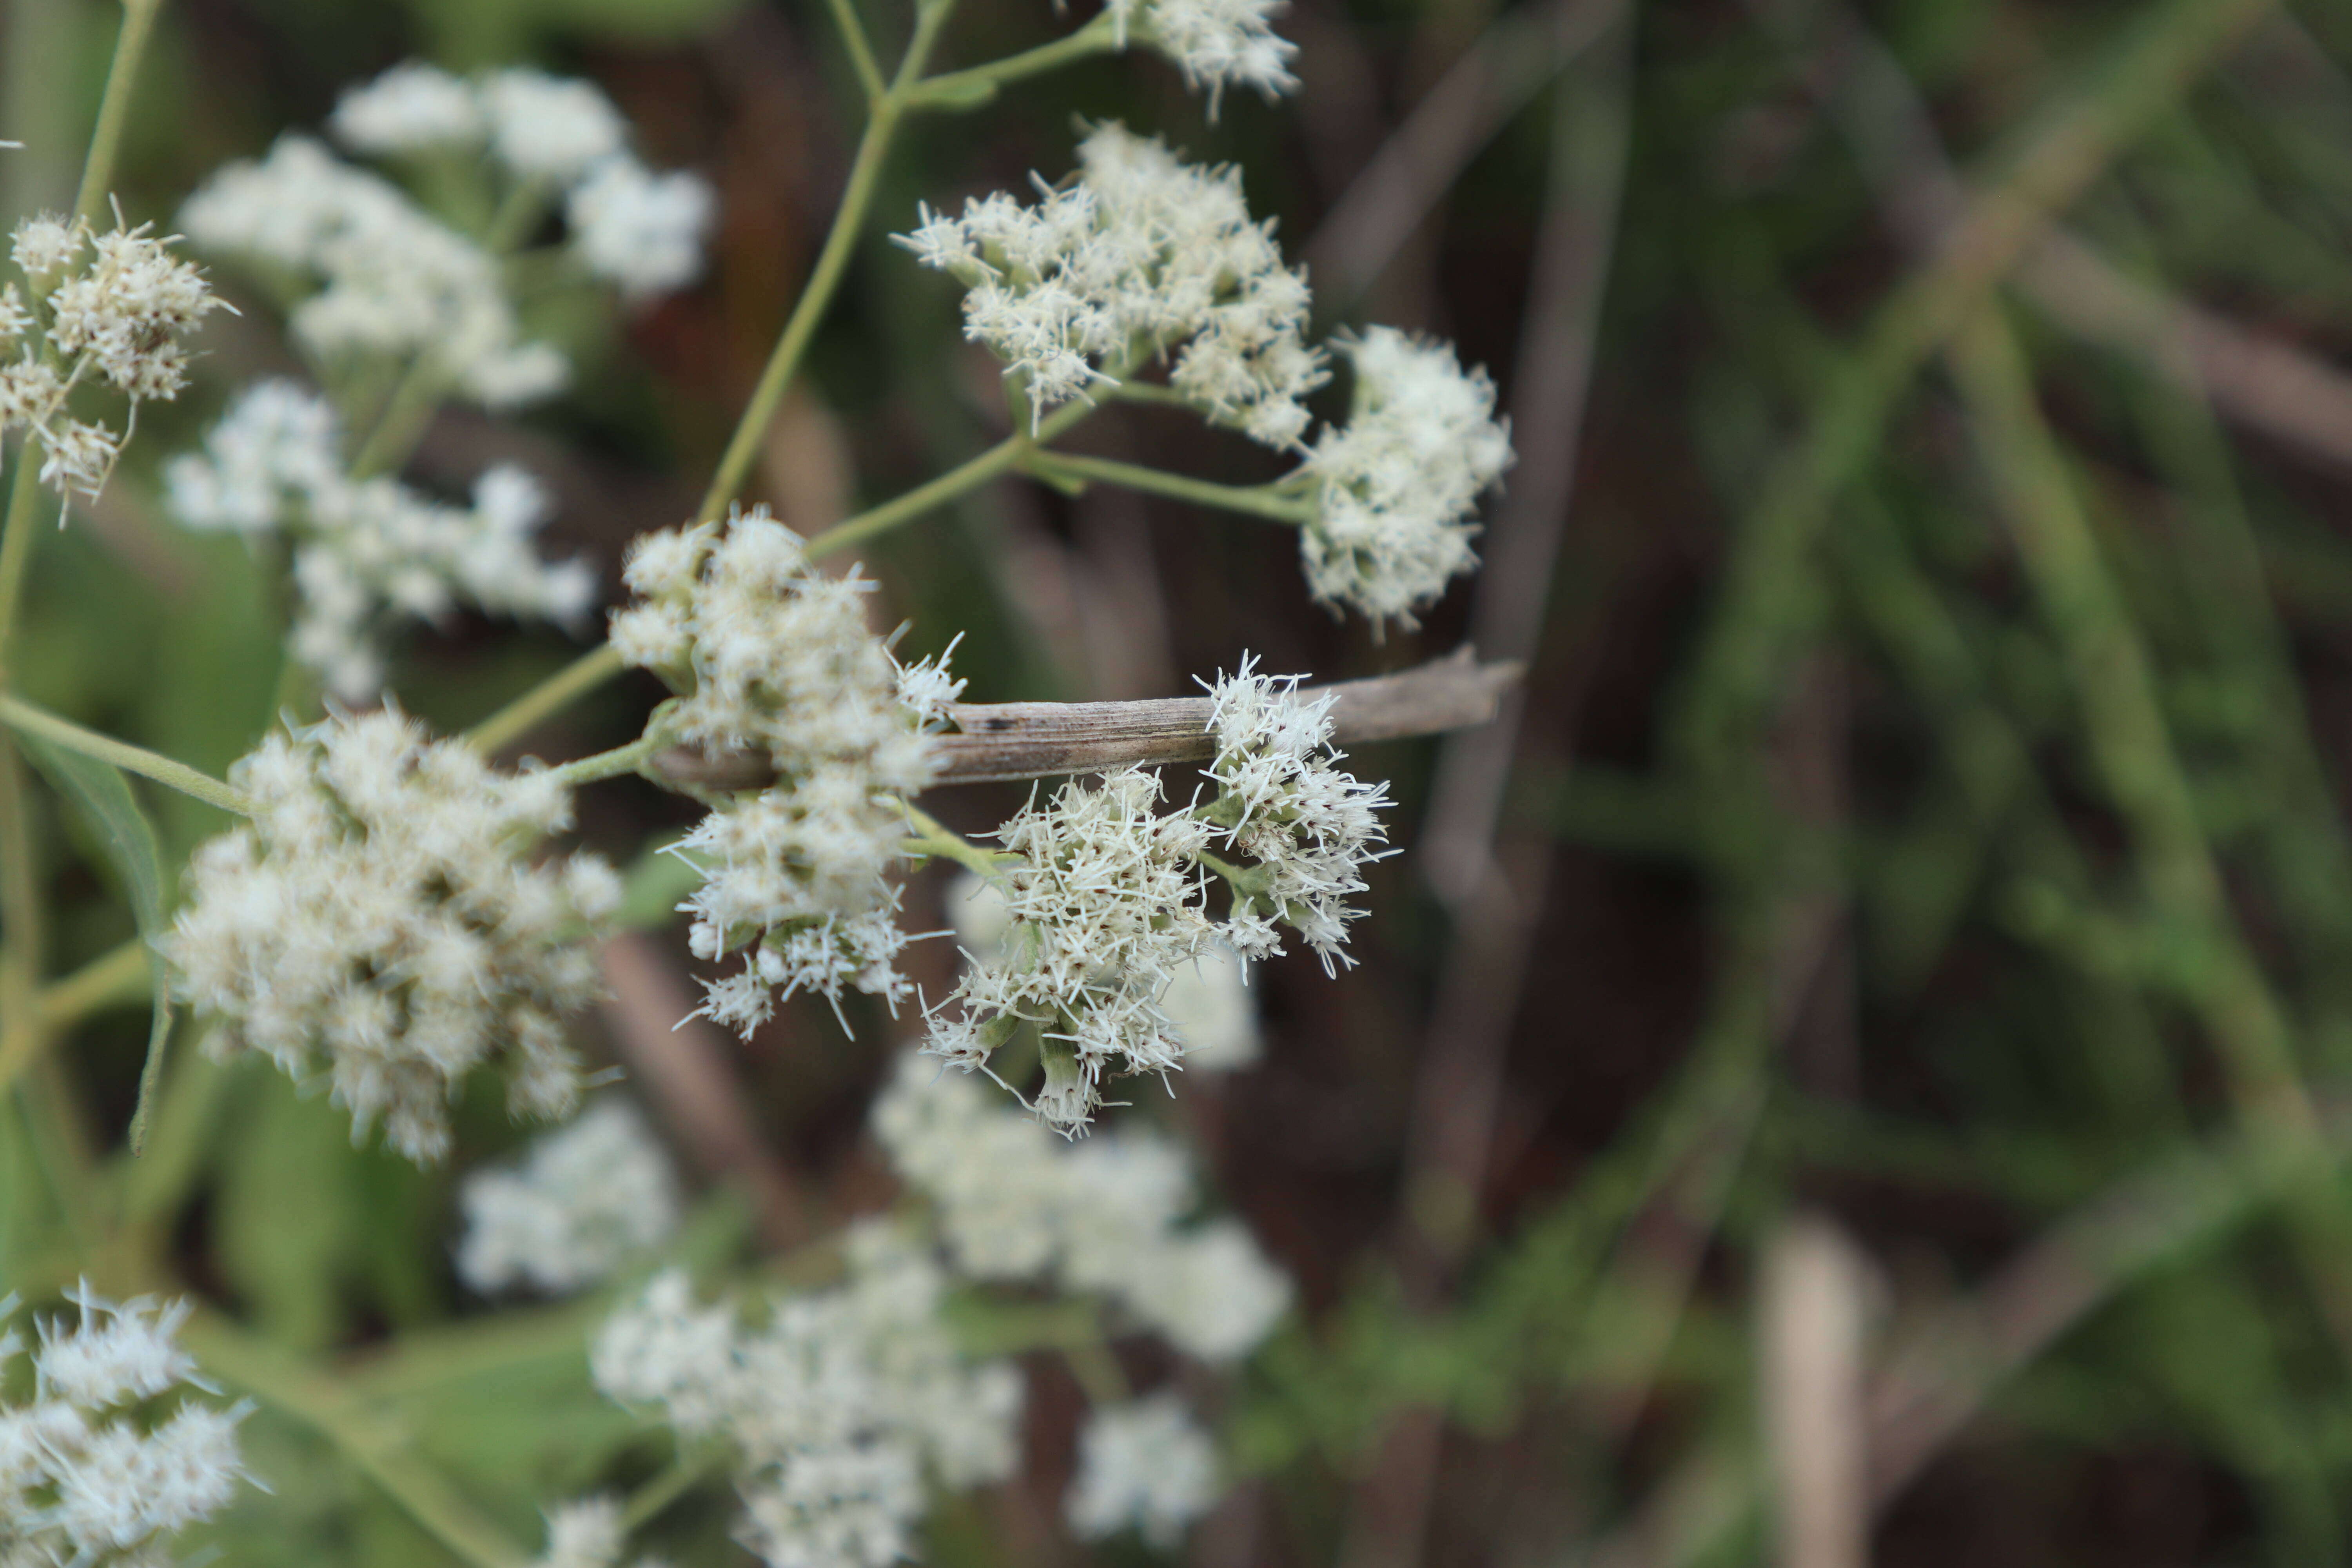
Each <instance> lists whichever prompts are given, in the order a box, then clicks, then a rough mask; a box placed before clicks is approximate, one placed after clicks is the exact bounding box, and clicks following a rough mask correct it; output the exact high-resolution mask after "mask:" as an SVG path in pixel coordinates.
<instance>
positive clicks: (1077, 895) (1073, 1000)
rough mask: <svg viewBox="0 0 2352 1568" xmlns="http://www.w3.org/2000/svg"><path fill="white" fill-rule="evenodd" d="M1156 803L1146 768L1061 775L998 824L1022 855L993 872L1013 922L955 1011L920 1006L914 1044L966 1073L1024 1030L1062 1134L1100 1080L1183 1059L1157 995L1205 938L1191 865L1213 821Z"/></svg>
mask: <svg viewBox="0 0 2352 1568" xmlns="http://www.w3.org/2000/svg"><path fill="white" fill-rule="evenodd" d="M997 837H999V838H1001V839H1002V840H1003V843H1004V847H1005V848H1007V849H1008V850H1010V851H1012V852H1013V854H1014V855H1016V856H1018V857H1019V858H1018V859H1017V860H1013V861H1010V862H1007V863H1005V864H1004V865H1003V866H1002V867H1000V868H999V869H998V871H997V873H996V875H997V877H998V878H999V879H1000V884H1001V886H1002V887H1003V891H1004V899H1005V903H1006V906H1007V908H1008V909H1009V910H1010V911H1011V913H1012V917H1013V929H1012V931H1011V933H1010V934H1009V936H1008V937H1007V939H1006V942H1005V948H1004V951H1003V952H1000V953H998V954H997V955H995V956H994V957H992V958H988V959H983V960H982V961H980V962H978V963H974V964H973V965H972V966H971V968H970V969H968V970H966V971H965V973H964V977H963V979H962V980H961V982H960V983H959V984H957V986H956V989H955V992H954V993H953V994H952V996H951V997H950V1002H952V1003H958V1004H961V1005H960V1007H957V1008H955V1009H953V1010H949V1009H947V1008H946V1007H944V1006H943V1007H942V1008H941V1009H940V1010H938V1011H935V1012H934V1013H933V1014H932V1016H931V1020H930V1029H929V1038H928V1039H927V1041H926V1043H925V1045H924V1047H923V1048H924V1049H925V1050H926V1051H928V1052H929V1053H931V1054H932V1055H935V1056H938V1057H941V1058H945V1059H946V1060H948V1061H949V1062H951V1063H953V1064H954V1065H956V1066H957V1067H960V1068H963V1069H964V1070H966V1071H968V1072H969V1071H973V1070H976V1069H979V1068H984V1067H985V1066H986V1065H987V1062H988V1058H989V1057H990V1056H991V1055H992V1054H993V1053H994V1051H995V1050H996V1049H997V1047H1000V1046H1002V1045H1003V1043H1004V1042H1005V1041H1006V1040H1007V1039H1009V1038H1010V1037H1012V1034H1013V1031H1014V1030H1015V1029H1016V1028H1018V1027H1019V1026H1021V1025H1023V1024H1028V1025H1031V1026H1034V1027H1035V1028H1036V1029H1037V1030H1038V1032H1039V1037H1040V1047H1041V1050H1042V1053H1043V1055H1044V1057H1045V1084H1044V1087H1042V1088H1041V1089H1039V1090H1038V1092H1037V1095H1036V1099H1035V1101H1034V1104H1035V1109H1036V1110H1037V1113H1038V1114H1039V1115H1040V1116H1042V1117H1044V1118H1045V1120H1046V1121H1050V1122H1052V1123H1053V1124H1054V1125H1055V1126H1057V1127H1062V1128H1065V1129H1073V1130H1075V1129H1077V1128H1081V1127H1084V1126H1085V1125H1086V1124H1087V1121H1088V1119H1089V1118H1091V1117H1092V1116H1093V1114H1094V1110H1095V1107H1097V1105H1099V1104H1101V1103H1102V1083H1103V1081H1104V1080H1105V1079H1109V1078H1118V1077H1122V1076H1126V1075H1129V1074H1133V1073H1147V1072H1166V1071H1167V1070H1169V1069H1170V1068H1174V1067H1177V1066H1178V1065H1179V1064H1180V1063H1181V1060H1182V1058H1183V1055H1184V1041H1183V1037H1181V1035H1180V1034H1178V1032H1177V1030H1176V1027H1175V1026H1174V1025H1173V1023H1172V1022H1171V1020H1170V1019H1169V1017H1168V1015H1167V1013H1166V1012H1165V1011H1163V1010H1162V1008H1161V1007H1160V996H1161V994H1163V993H1164V992H1165V991H1166V990H1167V988H1168V985H1169V983H1170V981H1171V980H1172V979H1173V978H1174V977H1175V975H1176V973H1177V972H1178V970H1180V969H1181V968H1182V967H1184V966H1185V965H1188V964H1190V963H1192V962H1193V961H1194V960H1195V959H1197V958H1198V957H1199V956H1200V955H1201V953H1202V952H1203V951H1204V950H1206V949H1207V948H1208V947H1209V946H1210V944H1211V943H1212V942H1213V941H1214V940H1215V939H1216V936H1217V928H1216V925H1215V922H1213V921H1211V920H1210V918H1209V914H1208V910H1206V909H1205V908H1204V907H1203V904H1202V886H1201V882H1202V872H1201V871H1200V869H1199V868H1198V864H1197V862H1198V859H1199V857H1200V855H1201V853H1202V851H1203V850H1205V849H1206V848H1208V847H1209V843H1210V840H1211V839H1212V837H1213V828H1212V827H1211V826H1210V825H1209V823H1208V822H1207V821H1205V820H1203V819H1202V817H1200V816H1195V815H1193V814H1192V813H1191V812H1189V811H1177V812H1170V813H1165V814H1163V813H1162V812H1161V811H1160V779H1159V776H1158V775H1157V774H1155V773H1148V772H1146V771H1145V770H1143V769H1141V768H1134V767H1129V768H1121V769H1119V770H1118V772H1116V773H1108V774H1106V775H1105V776H1104V777H1103V778H1102V779H1101V780H1100V781H1099V782H1098V783H1097V784H1092V785H1088V784H1082V783H1080V782H1078V781H1076V780H1072V781H1071V782H1069V783H1068V784H1064V785H1063V786H1062V787H1061V789H1060V790H1059V791H1057V792H1056V793H1055V795H1054V796H1053V798H1052V799H1051V800H1050V801H1048V802H1047V803H1045V805H1043V806H1040V805H1037V804H1036V803H1035V802H1034V800H1033V801H1032V802H1031V803H1030V804H1029V805H1026V806H1024V807H1023V808H1022V810H1021V812H1020V813H1019V814H1018V815H1017V816H1014V817H1013V820H1012V821H1010V822H1008V823H1006V824H1005V825H1004V826H1003V827H1001V828H999V829H998V830H997Z"/></svg>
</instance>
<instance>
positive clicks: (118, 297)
mask: <svg viewBox="0 0 2352 1568" xmlns="http://www.w3.org/2000/svg"><path fill="white" fill-rule="evenodd" d="M172 243H173V241H172V239H171V238H170V237H158V236H156V235H154V234H152V233H150V232H149V226H147V225H145V224H142V225H140V226H138V227H136V228H125V227H124V226H122V220H121V216H119V215H118V216H117V217H116V219H115V226H114V227H113V228H112V229H111V230H109V231H107V232H104V233H100V232H98V231H97V230H95V229H93V228H92V227H91V226H90V225H89V224H88V223H87V222H85V221H83V220H82V219H80V218H78V217H77V218H62V217H56V216H40V217H33V218H26V220H25V221H24V222H22V223H20V224H18V225H17V226H16V233H15V236H14V243H13V245H12V246H11V247H10V257H11V258H12V259H13V260H14V261H15V263H16V270H17V271H19V272H21V273H22V274H23V275H24V286H23V288H21V289H20V288H19V286H18V285H17V284H16V283H15V282H10V283H8V284H6V285H5V286H0V433H5V431H6V430H7V429H9V428H10V427H11V426H21V427H23V428H24V429H25V430H26V431H28V432H29V433H30V434H31V436H32V437H34V438H36V439H37V440H38V441H39V442H40V445H41V454H42V457H41V479H42V482H44V483H45V484H47V485H49V486H50V487H52V488H53V489H56V490H58V493H60V494H66V493H68V492H79V493H80V494H82V495H86V496H91V497H95V496H96V495H97V494H98V492H99V491H100V489H103V488H104V487H105V484H106V480H107V476H108V475H110V473H112V472H113V471H114V462H115V458H117V457H119V456H120V455H121V451H122V446H123V443H124V442H125V441H126V440H128V439H129V438H130V434H131V426H132V424H134V423H135V421H136V419H137V416H138V408H139V405H140V404H142V403H143V402H146V401H149V400H151V399H169V398H172V397H174V396H176V395H178V393H179V390H180V388H181V386H182V385H184V384H185V383H186V380H187V355H186V353H185V351H184V350H183V349H182V348H181V346H180V334H181V333H183V332H184V331H188V330H189V329H190V328H192V327H194V325H195V324H196V323H197V322H199V321H203V320H204V318H205V316H206V315H207V314H209V313H210V312H212V311H213V310H219V309H221V308H222V304H221V301H220V300H217V299H215V297H214V295H213V292H212V289H210V288H209V287H208V286H207V285H206V284H205V277H204V274H203V273H202V272H200V271H198V270H197V269H196V268H195V267H194V265H192V264H191V263H189V262H185V261H182V260H180V259H179V258H176V257H174V256H173V254H172V250H171V246H172ZM91 382H98V383H102V384H106V385H108V386H111V387H112V388H113V389H114V390H115V391H117V392H119V393H121V395H123V396H124V397H126V398H128V399H129V400H130V403H131V416H130V418H129V419H127V420H126V421H125V423H124V425H123V426H122V428H121V429H119V430H118V429H116V428H114V427H113V426H110V425H108V424H105V423H103V422H100V421H97V420H89V419H79V418H75V417H73V416H71V415H69V414H68V412H67V408H68V403H69V401H70V400H71V398H72V396H73V394H74V391H75V389H76V388H78V387H79V386H81V385H83V384H88V383H91Z"/></svg>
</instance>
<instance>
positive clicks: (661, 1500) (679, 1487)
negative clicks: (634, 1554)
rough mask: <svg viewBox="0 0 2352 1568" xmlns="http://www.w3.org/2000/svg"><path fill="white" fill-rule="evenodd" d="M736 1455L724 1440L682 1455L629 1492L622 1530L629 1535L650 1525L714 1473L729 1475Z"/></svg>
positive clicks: (622, 1519)
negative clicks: (728, 1471)
mask: <svg viewBox="0 0 2352 1568" xmlns="http://www.w3.org/2000/svg"><path fill="white" fill-rule="evenodd" d="M734 1458H735V1456H734V1452H733V1450H732V1449H730V1447H728V1446H727V1445H725V1444H723V1443H712V1444H706V1445H704V1446H702V1447H695V1448H689V1449H688V1450H687V1451H686V1452H685V1453H682V1454H680V1455H679V1456H678V1457H677V1458H676V1459H674V1460H672V1461H671V1463H670V1466H669V1468H667V1469H666V1470H664V1471H662V1472H661V1474H659V1475H657V1476H656V1477H654V1479H651V1480H649V1481H647V1482H646V1484H645V1485H643V1486H641V1487H639V1488H638V1489H636V1490H635V1491H633V1492H631V1493H630V1494H629V1500H628V1501H627V1502H626V1503H625V1504H623V1505H622V1508H621V1530H622V1532H623V1533H624V1534H627V1533H629V1532H630V1531H638V1530H642V1529H644V1528H645V1527H646V1525H648V1524H651V1523H652V1522H653V1521H655V1520H656V1519H658V1518H659V1517H661V1514H662V1511H663V1510H665V1509H667V1508H668V1507H669V1505H670V1504H672V1503H674V1502H676V1501H677V1500H678V1499H680V1498H682V1497H684V1496H685V1495H686V1494H687V1493H688V1492H690V1491H692V1490H693V1489H695V1488H696V1487H698V1486H700V1485H701V1484H702V1483H703V1482H704V1481H707V1480H709V1479H710V1478H712V1477H713V1476H719V1475H724V1474H726V1473H727V1470H728V1468H730V1466H731V1465H732V1463H733V1462H734Z"/></svg>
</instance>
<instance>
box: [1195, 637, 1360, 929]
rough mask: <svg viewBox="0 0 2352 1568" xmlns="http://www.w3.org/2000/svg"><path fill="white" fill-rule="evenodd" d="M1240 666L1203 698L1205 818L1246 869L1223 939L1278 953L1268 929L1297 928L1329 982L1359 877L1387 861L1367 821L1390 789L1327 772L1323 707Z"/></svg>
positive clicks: (1333, 749) (1290, 684)
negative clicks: (1211, 789) (1213, 746)
mask: <svg viewBox="0 0 2352 1568" xmlns="http://www.w3.org/2000/svg"><path fill="white" fill-rule="evenodd" d="M1252 664H1253V661H1252V660H1251V659H1250V658H1246V657H1244V658H1243V660H1242V666H1241V670H1240V673H1238V674H1236V675H1234V676H1232V677H1230V678H1225V679H1219V680H1218V681H1217V683H1216V685H1215V686H1213V687H1212V688H1211V689H1210V720H1209V728H1210V729H1211V730H1212V731H1215V733H1216V737H1217V757H1216V761H1215V762H1214V763H1211V764H1210V766H1209V767H1208V768H1207V769H1206V770H1204V771H1205V773H1206V776H1207V777H1209V778H1210V779H1212V780H1213V781H1214V782H1215V784H1216V785H1217V800H1216V804H1215V805H1213V806H1212V807H1211V810H1210V816H1211V818H1212V820H1213V821H1215V822H1216V823H1217V825H1218V826H1221V827H1223V829H1224V830H1225V836H1226V843H1227V844H1228V845H1229V846H1231V847H1234V848H1236V849H1239V850H1240V851H1241V852H1242V853H1243V854H1244V855H1246V856H1248V857H1249V858H1251V859H1252V860H1253V861H1255V862H1256V864H1255V866H1253V867H1252V868H1250V869H1249V870H1248V871H1247V872H1246V873H1245V874H1244V878H1243V879H1242V880H1241V882H1240V883H1239V884H1238V885H1236V887H1235V888H1234V912H1233V918H1232V920H1231V921H1229V922H1228V925H1227V930H1228V931H1229V933H1230V935H1231V938H1232V941H1233V943H1234V947H1235V948H1236V949H1237V950H1238V951H1239V952H1241V953H1243V954H1244V956H1246V957H1252V958H1255V957H1262V956H1265V955H1266V954H1268V953H1272V952H1279V951H1280V943H1281V939H1280V937H1279V935H1278V934H1277V933H1276V931H1275V929H1274V925H1275V922H1276V921H1281V922H1282V923H1283V924H1286V925H1288V926H1291V927H1293V928H1295V929H1296V930H1297V931H1298V933H1299V934H1300V935H1301V936H1303V937H1305V938H1306V939H1307V945H1308V946H1310V947H1312V948H1314V949H1315V951H1316V952H1318V954H1319V955H1321V957H1322V960H1323V967H1324V969H1325V970H1326V971H1327V972H1328V971H1329V970H1331V969H1332V968H1333V967H1334V966H1335V964H1338V963H1354V962H1355V960H1354V959H1352V958H1350V957H1349V955H1348V953H1347V942H1348V922H1349V921H1353V920H1355V919H1357V918H1359V917H1360V915H1361V914H1362V913H1363V911H1362V910H1357V909H1352V908H1350V907H1349V904H1348V899H1349V896H1350V895H1352V894H1355V893H1360V892H1361V891H1363V889H1364V879H1363V877H1362V874H1361V868H1362V867H1363V866H1364V865H1365V864H1366V863H1367V862H1369V861H1372V860H1376V859H1379V858H1381V856H1382V855H1384V854H1387V853H1389V851H1386V850H1383V849H1381V848H1379V846H1380V845H1381V843H1383V842H1384V841H1385V840H1386V839H1387V837H1388V830H1387V829H1386V828H1384V827H1382V826H1381V821H1380V818H1379V817H1378V816H1375V815H1374V813H1375V812H1377V811H1378V810H1379V809H1380V808H1381V807H1382V806H1384V805H1388V804H1389V800H1388V786H1387V785H1386V784H1365V783H1363V782H1362V781H1361V780H1359V779H1357V778H1355V777H1354V776H1352V775H1351V774H1349V773H1342V772H1341V771H1340V770H1339V769H1338V768H1336V767H1334V766H1333V765H1332V764H1333V763H1335V762H1338V761H1339V760H1340V755H1341V754H1340V752H1339V748H1338V747H1337V746H1335V745H1333V744H1332V743H1331V730H1332V723H1333V721H1332V718H1331V704H1332V703H1333V702H1334V701H1336V700H1337V699H1335V698H1333V697H1331V696H1329V695H1328V694H1327V695H1325V696H1323V697H1320V698H1317V699H1315V700H1306V699H1303V698H1301V697H1299V696H1298V695H1297V686H1298V682H1299V679H1300V678H1299V677H1297V676H1295V675H1288V676H1271V675H1259V674H1256V673H1254V671H1253V669H1252V668H1251V667H1252Z"/></svg>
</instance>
